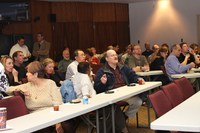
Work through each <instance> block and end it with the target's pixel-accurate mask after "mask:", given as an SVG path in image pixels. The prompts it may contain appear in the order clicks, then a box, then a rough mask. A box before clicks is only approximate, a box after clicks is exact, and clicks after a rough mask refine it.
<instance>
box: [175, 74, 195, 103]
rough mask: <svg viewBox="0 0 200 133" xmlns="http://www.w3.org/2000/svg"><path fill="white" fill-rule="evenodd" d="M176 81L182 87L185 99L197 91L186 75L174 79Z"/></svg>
mask: <svg viewBox="0 0 200 133" xmlns="http://www.w3.org/2000/svg"><path fill="white" fill-rule="evenodd" d="M174 83H175V84H177V86H178V87H179V88H180V90H181V92H182V94H183V100H186V99H187V98H189V97H190V96H192V95H193V94H194V93H195V90H194V88H193V86H192V84H191V83H190V81H189V80H188V79H187V78H185V77H183V78H180V79H176V80H174Z"/></svg>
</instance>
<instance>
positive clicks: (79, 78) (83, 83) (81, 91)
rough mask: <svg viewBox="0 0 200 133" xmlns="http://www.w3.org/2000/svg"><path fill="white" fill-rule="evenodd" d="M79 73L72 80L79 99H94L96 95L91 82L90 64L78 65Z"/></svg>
mask: <svg viewBox="0 0 200 133" xmlns="http://www.w3.org/2000/svg"><path fill="white" fill-rule="evenodd" d="M77 69H78V72H77V73H76V74H75V75H74V77H73V78H72V82H73V86H74V90H75V92H76V95H77V98H83V96H87V97H89V98H90V97H92V96H93V95H96V91H95V90H94V87H93V84H92V81H91V80H90V79H91V77H90V73H91V67H90V65H89V63H88V62H80V63H79V64H78V68H77Z"/></svg>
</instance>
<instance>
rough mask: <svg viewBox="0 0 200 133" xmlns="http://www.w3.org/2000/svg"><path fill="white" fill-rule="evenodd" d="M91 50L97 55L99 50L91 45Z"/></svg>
mask: <svg viewBox="0 0 200 133" xmlns="http://www.w3.org/2000/svg"><path fill="white" fill-rule="evenodd" d="M90 50H91V52H92V53H93V55H95V54H96V53H97V50H96V48H95V47H91V48H90Z"/></svg>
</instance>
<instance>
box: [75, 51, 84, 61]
mask: <svg viewBox="0 0 200 133" xmlns="http://www.w3.org/2000/svg"><path fill="white" fill-rule="evenodd" d="M79 51H82V50H80V49H77V50H75V51H74V54H73V59H74V60H76V59H75V57H76V56H78V52H79Z"/></svg>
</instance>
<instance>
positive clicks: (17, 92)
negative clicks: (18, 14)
mask: <svg viewBox="0 0 200 133" xmlns="http://www.w3.org/2000/svg"><path fill="white" fill-rule="evenodd" d="M13 95H14V96H20V97H21V98H22V99H23V100H24V101H25V96H24V94H22V93H21V92H20V91H18V90H15V91H13Z"/></svg>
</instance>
